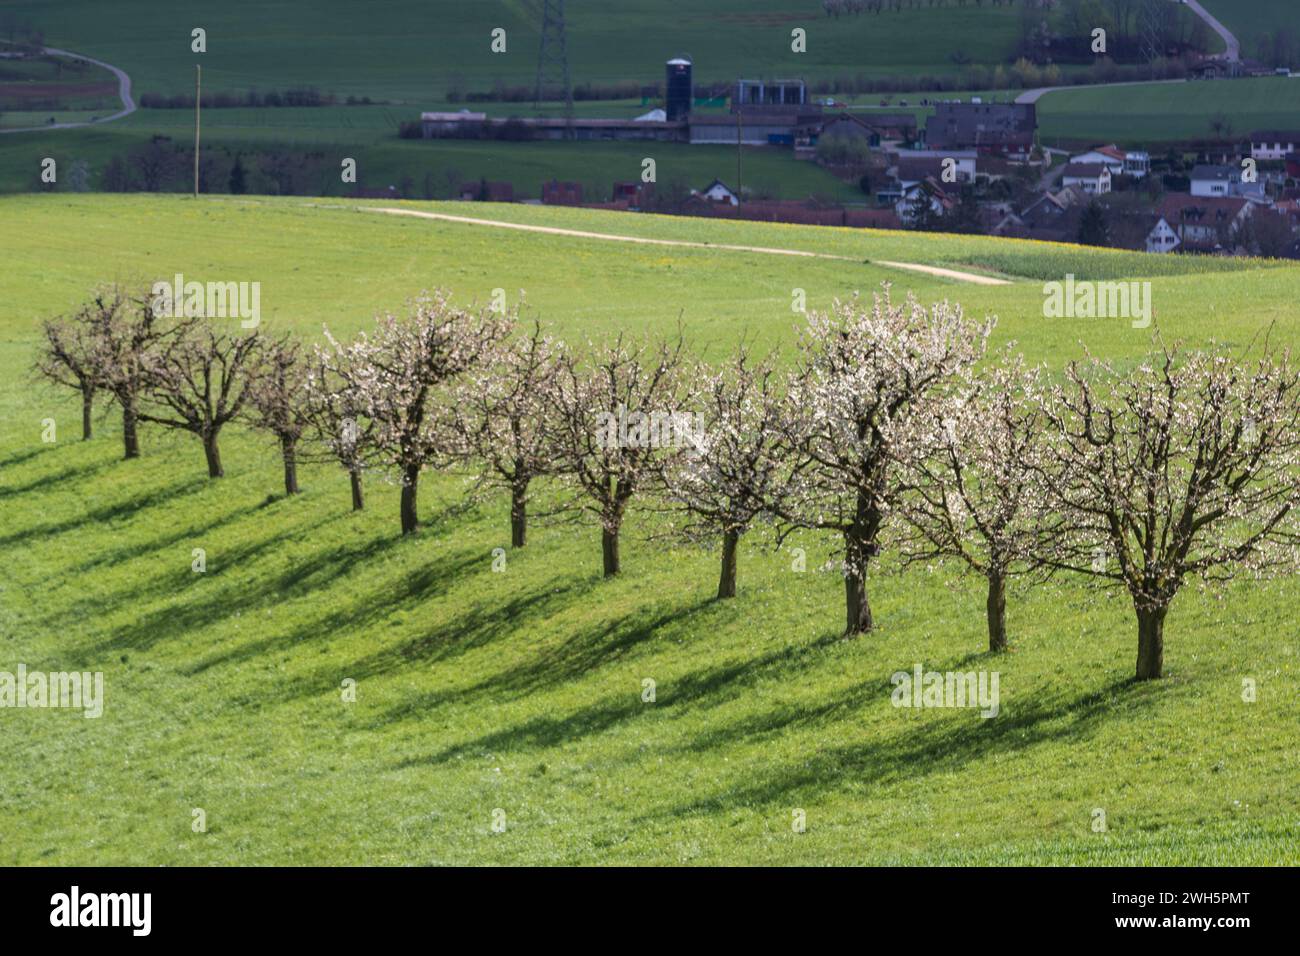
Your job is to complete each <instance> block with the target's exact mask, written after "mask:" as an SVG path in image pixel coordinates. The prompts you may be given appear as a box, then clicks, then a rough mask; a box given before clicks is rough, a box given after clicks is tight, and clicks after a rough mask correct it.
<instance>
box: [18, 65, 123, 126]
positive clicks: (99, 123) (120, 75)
mask: <svg viewBox="0 0 1300 956" xmlns="http://www.w3.org/2000/svg"><path fill="white" fill-rule="evenodd" d="M41 52H43V53H48V54H51V55H53V56H67V57H72V58H73V59H76V60H85V61H86V62H87V63H93V64H95V66H101V67H103V68H104V69H106V70H108V71H109V72H110V73H112V74H113V75H114V76H115V77H117V95H118V96H120V97H121V98H122V108H121V109H120V110H118V111H117V112H116V113H114V114H113V115H112V116H105V117H104V118H103V119H101V120H94V121H91V120H85V121H83V122H80V123H46V124H45V125H44V126H24V127H22V128H21V129H0V134H4V133H36V132H40V131H41V130H47V129H77V128H79V127H82V126H102V125H103V124H104V123H111V122H112V121H113V120H116V119H121V118H122V117H123V116H130V115H131V114H132V113H134V112H135V100H133V99H131V77H129V76H127V75H126V72H125V71H124V70H120V69H118V68H117V67H115V66H113V64H111V63H105V62H104V61H103V60H96V59H95V58H94V57H89V56H86V55H84V54H82V53H72V52H71V51H69V50H59V49H56V48H55V47H52V46H47V47H44V48H43V49H42V51H41Z"/></svg>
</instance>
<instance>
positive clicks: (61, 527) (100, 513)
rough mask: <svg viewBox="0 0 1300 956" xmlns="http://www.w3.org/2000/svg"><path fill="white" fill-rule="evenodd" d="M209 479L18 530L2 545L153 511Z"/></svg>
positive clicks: (176, 484) (2, 539) (0, 543)
mask: <svg viewBox="0 0 1300 956" xmlns="http://www.w3.org/2000/svg"><path fill="white" fill-rule="evenodd" d="M210 480H211V479H209V478H190V479H187V480H185V481H179V482H174V483H173V484H170V485H165V486H163V487H161V488H155V489H153V490H152V491H149V492H146V493H145V494H143V495H136V496H134V497H131V498H125V499H123V500H122V501H118V502H115V503H114V504H111V505H103V506H101V507H99V508H92V509H91V510H89V511H87V512H85V513H84V514H82V515H80V516H78V517H76V518H69V519H67V520H64V521H57V522H53V523H50V524H43V525H33V526H31V527H29V528H23V529H21V530H19V531H15V532H13V533H11V534H7V535H4V536H3V537H0V546H5V545H11V544H19V543H22V542H26V541H30V540H32V539H35V538H48V537H54V536H56V535H60V534H66V533H67V532H69V531H76V530H77V529H79V528H82V527H85V526H86V525H93V524H103V523H108V522H111V521H117V520H118V519H120V518H125V517H127V516H128V515H132V514H134V513H135V512H137V511H142V510H144V509H145V508H151V507H153V506H154V505H157V504H159V503H161V502H163V501H168V500H172V499H175V498H177V497H180V496H183V495H188V494H192V493H193V492H195V491H197V490H198V489H200V488H203V487H206V486H207V483H208V482H209V481H210Z"/></svg>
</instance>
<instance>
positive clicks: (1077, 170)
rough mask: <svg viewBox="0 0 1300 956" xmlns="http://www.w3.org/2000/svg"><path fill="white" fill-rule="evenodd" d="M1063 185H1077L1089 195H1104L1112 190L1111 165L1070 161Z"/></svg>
mask: <svg viewBox="0 0 1300 956" xmlns="http://www.w3.org/2000/svg"><path fill="white" fill-rule="evenodd" d="M1061 185H1062V186H1077V187H1079V188H1080V189H1082V190H1083V191H1084V192H1085V193H1087V194H1088V195H1089V196H1103V195H1105V194H1106V193H1108V192H1110V167H1109V166H1106V165H1104V164H1103V163H1068V164H1067V165H1066V167H1065V172H1064V173H1063V174H1062V175H1061Z"/></svg>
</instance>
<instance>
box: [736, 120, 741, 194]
mask: <svg viewBox="0 0 1300 956" xmlns="http://www.w3.org/2000/svg"><path fill="white" fill-rule="evenodd" d="M740 140H741V130H740V107H739V106H737V107H736V198H737V199H740Z"/></svg>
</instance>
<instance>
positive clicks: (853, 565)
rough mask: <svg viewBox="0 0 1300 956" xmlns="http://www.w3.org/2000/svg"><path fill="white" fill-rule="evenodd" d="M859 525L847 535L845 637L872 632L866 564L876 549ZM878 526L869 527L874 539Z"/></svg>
mask: <svg viewBox="0 0 1300 956" xmlns="http://www.w3.org/2000/svg"><path fill="white" fill-rule="evenodd" d="M862 527H864V525H861V524H859V525H858V527H856V528H855V529H854V530H851V531H847V532H845V534H844V605H845V625H844V636H845V637H851V636H852V635H854V634H865V633H867V632H868V631H870V630H871V628H872V620H871V602H870V601H869V600H867V563H868V562H869V561H870V560H871V550H872V548H873V547H874V544H873V542H872V539H871V537H865V536H863V535H862V532H861V530H860V529H861V528H862ZM876 527H878V523H872V524H871V525H870V528H871V535H872V537H874V531H875V528H876Z"/></svg>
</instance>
